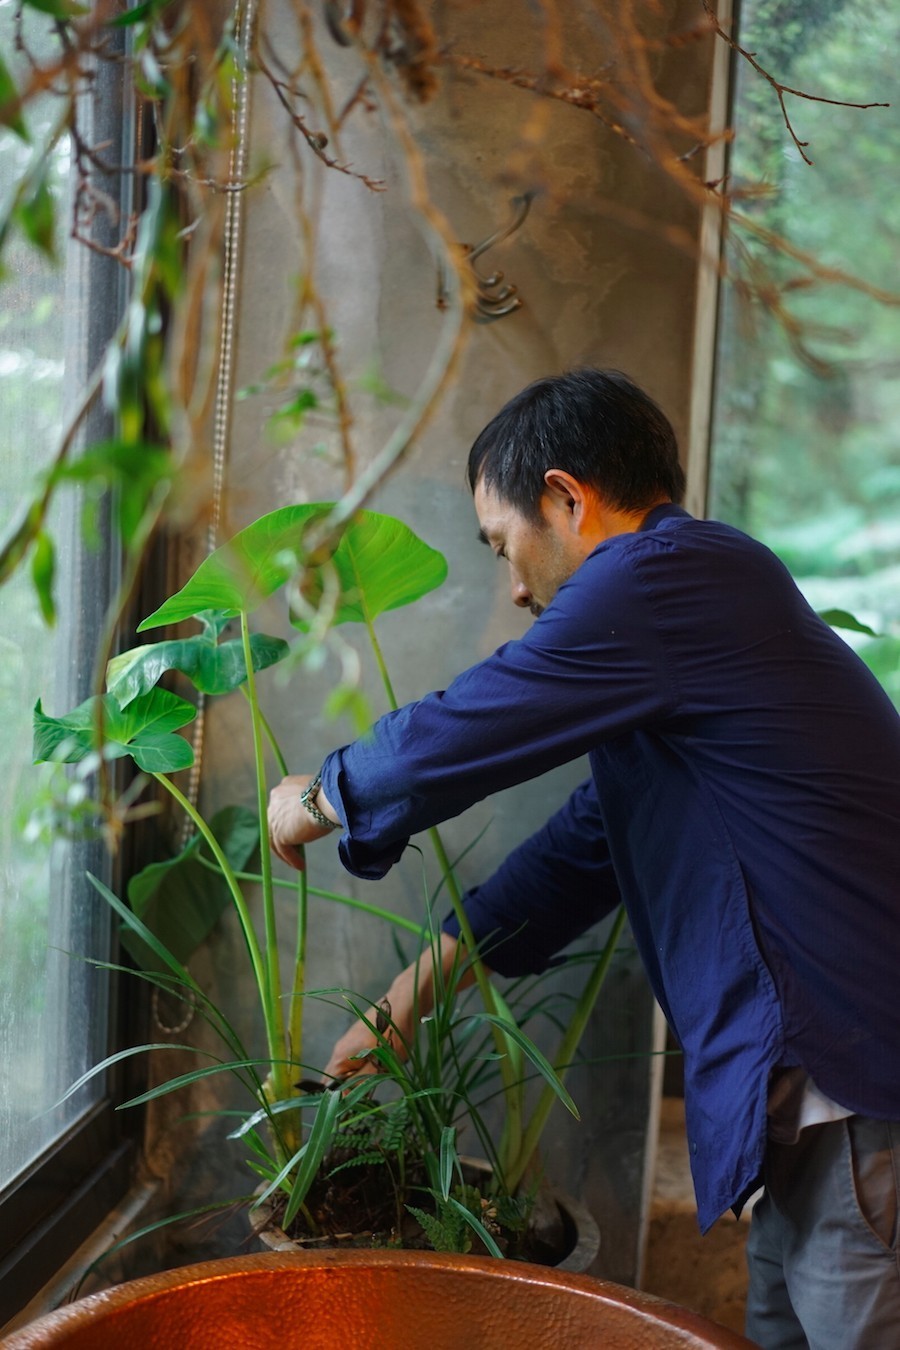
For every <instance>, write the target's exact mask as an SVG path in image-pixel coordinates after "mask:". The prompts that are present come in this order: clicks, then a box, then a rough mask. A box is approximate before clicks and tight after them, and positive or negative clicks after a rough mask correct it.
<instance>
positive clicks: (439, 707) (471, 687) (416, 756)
mask: <svg viewBox="0 0 900 1350" xmlns="http://www.w3.org/2000/svg"><path fill="white" fill-rule="evenodd" d="M627 551H628V550H627V548H624V547H619V548H617V549H615V550H612V551H608V550H605V549H604V548H603V547H602V546H601V548H600V549H598V550H596V551H595V552H594V553H593V554H592V555H591V556H590V557H589V558H588V559H587V560H586V561H585V562H584V563H583V564H582V566H581V567H580V568H579V569H578V571H577V572H576V573H575V574H574V576H573V577H572V578H571V579H570V580H569V581H568V582H566V583H565V585H564V586H562V587H561V588H560V590H559V592H558V593H557V595H556V597H555V598H554V600H553V603H552V604H551V605H550V606H549V607H548V608H547V610H546V611H545V612H544V614H543V615H542V616H541V617H540V618H539V619H538V620H537V621H536V622H535V623H534V624H533V625H532V627H531V629H530V630H529V631H528V633H527V634H526V635H525V636H524V637H523V638H521V639H519V640H517V641H514V642H509V643H506V644H505V645H504V646H502V647H500V648H499V649H498V650H497V651H496V652H494V653H493V655H492V656H490V657H488V658H487V659H486V660H484V661H482V662H480V663H479V664H478V665H476V666H473V667H471V668H470V669H469V670H467V671H464V672H463V674H462V675H460V676H459V677H458V678H457V679H456V680H454V681H453V683H452V684H451V685H450V686H449V687H448V688H447V689H446V690H443V691H440V692H437V693H432V694H428V695H427V696H426V697H425V698H423V699H421V700H420V701H419V702H417V703H410V704H407V705H406V707H403V708H401V709H399V711H397V712H394V713H388V714H387V716H385V717H383V718H381V719H380V720H379V721H378V722H377V723H376V724H375V726H374V727H373V728H372V730H371V732H370V733H369V735H367V736H365V737H363V738H361V739H360V740H358V741H355V742H354V743H353V744H351V745H347V746H344V747H343V749H340V750H337V751H335V752H334V753H333V754H331V755H330V756H329V757H328V758H327V759H326V761H325V764H324V766H323V772H322V782H323V787H324V791H325V795H326V797H327V798H328V800H329V801H330V802H331V803H332V805H333V806H334V807H335V809H336V810H337V811H338V813H339V815H340V817H341V819H342V820H343V822H344V824H345V827H346V829H345V833H344V835H343V837H342V839H341V842H340V856H341V861H342V862H343V864H344V866H345V867H346V868H347V869H348V871H350V872H352V873H354V874H355V875H357V876H362V877H368V878H377V877H381V876H384V874H385V873H386V872H387V871H388V869H389V868H390V867H391V866H392V865H393V864H394V863H395V862H396V861H397V859H398V858H399V857H400V855H401V854H402V852H403V850H404V848H405V847H406V844H407V843H408V841H409V838H410V836H411V835H413V834H416V833H418V832H420V831H421V830H424V829H427V828H429V827H430V826H432V825H436V824H438V823H439V822H440V821H442V820H447V819H449V818H450V817H452V816H456V815H459V814H460V813H461V812H462V811H464V810H466V809H467V808H468V807H470V806H472V805H474V803H475V802H478V801H481V800H483V799H484V798H485V797H488V796H490V795H491V794H492V793H495V792H498V791H500V790H501V789H504V788H508V787H511V786H513V785H514V784H516V783H521V782H524V781H526V780H527V779H530V778H535V777H537V776H538V775H539V774H542V773H545V772H547V771H548V770H549V769H552V768H555V767H557V766H558V765H560V764H565V763H568V762H569V761H571V760H573V759H576V758H578V757H579V756H580V755H582V754H584V753H586V752H587V751H589V750H590V749H591V748H593V747H594V746H596V745H597V744H599V743H600V742H602V741H604V740H607V739H609V738H611V737H614V736H617V735H620V734H622V733H624V732H627V731H630V730H632V729H633V728H634V727H635V726H638V725H641V726H647V725H648V724H652V722H653V721H654V720H655V719H657V718H661V717H663V716H665V714H666V713H667V711H668V710H669V709H670V708H671V706H672V703H673V699H674V693H673V689H672V685H671V681H670V677H669V673H668V670H667V667H666V660H665V652H664V648H663V644H662V641H661V639H660V637H659V633H658V627H657V622H656V615H655V614H654V613H653V608H652V605H651V601H650V599H649V597H648V596H647V594H646V593H645V591H644V589H643V587H642V585H641V583H640V581H639V579H638V578H637V577H636V575H635V572H634V569H633V568H631V567H630V566H629V565H628V559H627Z"/></svg>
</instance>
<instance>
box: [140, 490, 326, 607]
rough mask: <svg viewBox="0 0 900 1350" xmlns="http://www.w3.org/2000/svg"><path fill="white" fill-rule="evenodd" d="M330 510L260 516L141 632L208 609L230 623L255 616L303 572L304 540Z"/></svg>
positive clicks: (316, 505) (316, 507)
mask: <svg viewBox="0 0 900 1350" xmlns="http://www.w3.org/2000/svg"><path fill="white" fill-rule="evenodd" d="M331 506H332V503H331V502H313V503H309V504H307V505H303V506H283V507H281V508H280V509H279V510H278V511H271V512H269V514H268V515H265V516H260V518H259V520H255V521H254V522H253V524H252V525H248V526H247V528H246V529H244V530H241V531H240V532H239V533H238V534H236V535H235V536H234V537H233V538H232V539H229V540H228V542H227V543H225V544H223V545H222V546H221V548H217V549H216V551H215V553H211V554H210V555H209V557H208V558H205V559H204V560H203V562H202V563H201V564H200V566H199V567H198V568H197V570H196V572H195V573H194V575H193V576H192V577H191V579H190V581H188V582H186V583H185V585H184V586H182V588H181V590H180V591H178V592H177V593H176V594H175V595H173V596H170V598H169V599H168V600H166V601H165V603H164V604H162V605H161V606H160V607H159V609H157V610H155V611H154V612H153V613H152V614H151V615H150V616H149V618H146V619H144V621H143V623H142V624H140V626H139V628H138V632H143V631H144V630H145V629H147V628H159V627H160V626H161V625H162V624H165V623H180V622H181V620H182V619H192V618H195V617H196V616H197V615H198V614H200V613H201V612H202V611H203V610H207V609H215V610H222V611H223V612H224V613H225V614H226V615H227V616H228V617H229V618H233V617H234V616H235V615H236V614H240V613H241V611H242V610H243V611H244V612H245V613H248V614H249V613H252V612H253V610H255V609H257V608H258V607H259V605H261V604H262V602H263V600H265V599H266V598H267V597H268V596H270V595H272V594H273V593H274V592H275V591H277V590H278V588H279V587H280V586H283V585H284V583H285V582H286V581H288V580H290V578H291V577H292V576H295V575H297V573H298V572H299V571H300V570H301V568H302V566H303V560H304V558H305V556H306V550H305V547H304V542H303V540H304V534H305V533H306V530H307V529H308V527H309V525H310V524H311V523H312V522H313V521H315V520H317V519H320V518H322V517H324V516H326V515H327V514H328V512H329V511H330V510H331Z"/></svg>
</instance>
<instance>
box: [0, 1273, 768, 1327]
mask: <svg viewBox="0 0 900 1350" xmlns="http://www.w3.org/2000/svg"><path fill="white" fill-rule="evenodd" d="M2 1345H3V1346H4V1347H5V1348H6V1350H26V1347H28V1350H31V1347H36V1346H57V1345H58V1346H68V1347H70V1350H238V1347H239V1348H240V1350H294V1347H297V1350H519V1347H529V1348H530V1347H533V1348H534V1350H556V1348H557V1347H559V1350H589V1347H595V1346H596V1347H603V1350H645V1347H653V1346H664V1347H667V1346H692V1347H695V1348H696V1350H699V1348H700V1347H703V1346H717V1347H720V1348H724V1350H739V1347H745V1350H746V1347H748V1346H749V1345H750V1342H749V1341H745V1340H744V1339H743V1337H741V1336H737V1335H735V1334H734V1332H731V1331H726V1330H725V1329H724V1328H722V1327H717V1326H715V1325H714V1324H713V1323H712V1322H707V1321H706V1320H705V1319H704V1318H702V1317H698V1316H696V1315H695V1314H694V1313H690V1312H687V1311H686V1310H684V1309H682V1308H677V1307H675V1306H674V1304H671V1303H664V1302H662V1301H661V1300H660V1299H655V1298H651V1297H650V1296H649V1295H645V1294H638V1293H635V1292H634V1291H633V1290H631V1289H624V1288H622V1287H620V1286H619V1285H615V1284H606V1283H604V1282H603V1281H601V1280H594V1279H591V1278H590V1277H589V1276H586V1275H568V1274H559V1273H556V1272H555V1271H552V1270H545V1269H544V1268H543V1267H542V1266H531V1265H523V1264H520V1263H517V1262H512V1261H510V1262H505V1261H492V1260H487V1259H482V1258H475V1257H467V1256H451V1255H445V1254H435V1253H433V1252H360V1251H353V1252H323V1253H319V1254H317V1255H315V1256H310V1255H308V1254H305V1253H303V1254H293V1253H292V1254H287V1253H281V1252H279V1253H269V1254H266V1255H262V1256H242V1257H236V1258H233V1259H229V1260H223V1261H207V1262H205V1263H203V1264H202V1265H197V1266H187V1267H184V1268H183V1269H180V1270H171V1271H166V1272H165V1273H163V1274H161V1275H154V1276H150V1277H148V1278H145V1279H141V1280H134V1281H133V1282H132V1283H130V1284H123V1285H119V1286H118V1287H117V1288H115V1289H110V1290H107V1291H105V1292H104V1293H102V1294H93V1295H91V1296H90V1297H89V1298H85V1299H82V1300H81V1301H80V1302H78V1303H73V1304H71V1305H70V1306H69V1307H67V1308H61V1309H60V1310H59V1311H58V1312H54V1313H50V1314H49V1315H48V1316H47V1317H42V1318H40V1319H39V1320H38V1321H37V1322H32V1323H31V1325H30V1326H28V1327H26V1328H24V1329H23V1330H22V1331H19V1332H15V1333H14V1334H13V1335H12V1336H10V1337H8V1338H7V1339H6V1340H4V1341H3V1342H2Z"/></svg>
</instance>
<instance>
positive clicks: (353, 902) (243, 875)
mask: <svg viewBox="0 0 900 1350" xmlns="http://www.w3.org/2000/svg"><path fill="white" fill-rule="evenodd" d="M197 862H198V863H199V864H200V866H201V867H208V868H209V870H210V871H211V872H218V871H219V868H218V867H217V865H216V864H215V863H214V862H211V861H210V860H209V858H204V857H203V855H202V854H198V855H197ZM234 875H235V877H236V878H237V880H238V881H255V882H257V883H258V882H261V881H262V874H261V873H260V872H235V873H234ZM304 881H305V878H304ZM272 885H273V886H275V887H276V888H277V887H278V886H282V887H287V888H289V889H290V890H293V889H294V886H295V885H296V883H295V882H293V881H282V879H281V878H280V877H275V876H273V878H272ZM306 893H307V895H315V896H317V897H318V898H319V899H320V900H333V901H335V903H336V904H339V905H347V906H348V907H349V908H350V909H358V910H361V911H362V912H363V913H364V914H369V915H371V916H372V918H374V919H384V920H385V921H386V922H387V923H392V924H395V925H396V927H397V928H402V929H403V930H404V931H405V932H407V933H412V934H413V936H414V937H417V938H420V937H422V934H423V931H424V930H423V929H422V926H421V924H417V923H415V922H414V920H412V919H407V918H405V917H404V916H403V915H402V914H394V913H393V912H392V911H391V910H389V909H382V908H381V907H380V906H379V905H371V904H369V902H368V901H367V900H357V899H356V898H355V897H354V896H352V895H340V894H339V893H338V892H337V891H324V890H322V888H321V887H320V886H310V885H309V883H308V882H306Z"/></svg>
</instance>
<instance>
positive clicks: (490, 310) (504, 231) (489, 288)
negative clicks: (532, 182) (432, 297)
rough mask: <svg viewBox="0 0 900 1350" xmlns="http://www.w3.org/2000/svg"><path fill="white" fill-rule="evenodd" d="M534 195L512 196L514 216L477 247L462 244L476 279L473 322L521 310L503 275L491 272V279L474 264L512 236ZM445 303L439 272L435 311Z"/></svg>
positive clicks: (441, 276) (516, 297) (515, 292)
mask: <svg viewBox="0 0 900 1350" xmlns="http://www.w3.org/2000/svg"><path fill="white" fill-rule="evenodd" d="M536 195H537V194H536V193H535V192H524V193H523V194H522V195H521V197H513V198H512V200H511V201H510V206H511V207H512V209H513V214H512V219H511V220H510V221H509V223H508V224H506V225H503V226H501V227H500V229H498V230H494V232H493V233H492V234H489V235H488V236H487V238H486V239H482V241H481V243H480V244H475V245H473V246H471V247H470V246H469V245H467V244H465V245H463V248H464V251H465V254H466V258H467V260H468V263H469V266H470V267H471V269H472V275H473V276H474V278H475V313H474V318H475V322H476V323H493V322H494V320H495V319H502V318H503V316H504V315H505V314H513V313H514V312H515V311H516V310H517V309H521V308H522V301H521V300H520V298H519V294H518V290H517V288H516V287H515V286H512V285H510V284H509V283H507V284H506V285H504V284H503V273H502V272H500V271H496V272H492V273H491V274H490V276H484V275H483V274H482V273H481V272H479V270H478V268H477V267H476V266H475V263H476V262H477V260H478V259H479V258H480V257H482V256H483V255H484V254H485V253H487V251H488V250H489V249H492V248H493V247H494V246H495V245H496V244H499V243H502V241H503V240H504V239H508V238H509V236H510V235H511V234H515V232H516V230H518V229H519V228H520V226H521V225H522V224H523V223H524V220H525V217H526V216H527V215H528V212H529V209H530V207H531V203H532V202H533V201H534V198H535V196H536ZM446 303H447V292H446V286H445V282H444V275H443V272H442V273H441V275H440V276H439V278H438V296H437V304H438V308H439V309H443V308H445V306H446Z"/></svg>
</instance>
